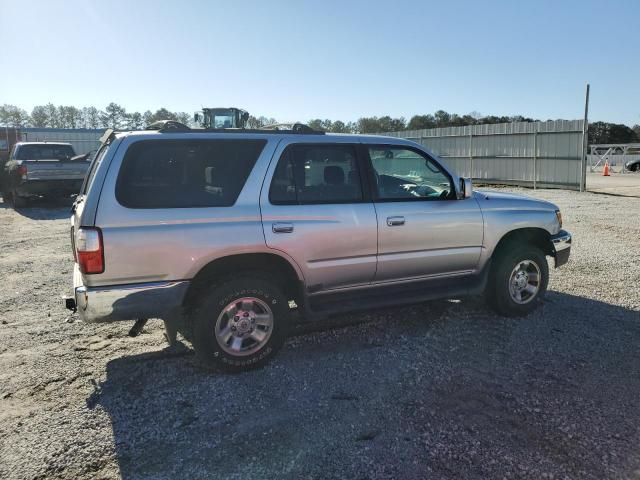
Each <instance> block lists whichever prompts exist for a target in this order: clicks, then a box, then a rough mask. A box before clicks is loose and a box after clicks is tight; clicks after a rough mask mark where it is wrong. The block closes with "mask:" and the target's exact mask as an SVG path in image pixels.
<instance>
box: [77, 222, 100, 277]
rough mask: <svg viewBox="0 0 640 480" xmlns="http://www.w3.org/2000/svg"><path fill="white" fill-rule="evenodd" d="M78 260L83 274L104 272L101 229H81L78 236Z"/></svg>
mask: <svg viewBox="0 0 640 480" xmlns="http://www.w3.org/2000/svg"><path fill="white" fill-rule="evenodd" d="M76 258H77V260H78V265H79V266H80V271H81V272H82V273H87V274H91V273H102V272H104V250H103V247H102V232H101V231H100V229H99V228H94V227H81V228H79V229H78V233H77V234H76Z"/></svg>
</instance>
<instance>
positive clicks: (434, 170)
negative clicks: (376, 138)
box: [367, 145, 483, 282]
mask: <svg viewBox="0 0 640 480" xmlns="http://www.w3.org/2000/svg"><path fill="white" fill-rule="evenodd" d="M367 150H368V152H369V158H370V162H371V167H372V173H373V175H372V176H371V177H372V178H371V183H372V184H373V187H372V188H373V190H374V192H373V195H374V199H375V200H374V201H375V208H376V212H377V218H378V266H377V272H376V277H375V281H376V282H384V281H390V280H406V279H411V278H420V277H430V276H444V275H451V274H466V273H472V272H474V271H475V269H476V268H477V264H478V259H479V257H480V251H481V248H482V240H483V221H482V214H481V212H480V207H479V206H478V203H477V201H476V200H475V199H474V198H466V199H458V198H457V197H456V193H455V190H454V185H453V180H452V178H451V177H450V175H449V174H448V173H447V172H446V171H445V170H444V169H443V168H442V167H441V166H440V165H439V164H438V163H437V162H436V161H435V160H434V159H432V158H430V157H429V156H427V155H426V154H425V153H424V152H422V151H420V150H419V149H414V148H411V147H398V146H392V145H375V146H374V145H369V146H367Z"/></svg>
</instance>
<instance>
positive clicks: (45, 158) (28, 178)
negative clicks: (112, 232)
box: [2, 142, 90, 208]
mask: <svg viewBox="0 0 640 480" xmlns="http://www.w3.org/2000/svg"><path fill="white" fill-rule="evenodd" d="M75 156H76V154H75V152H74V150H73V147H72V146H71V144H69V143H57V142H19V143H16V144H15V145H14V146H13V148H12V149H11V153H10V154H9V160H8V161H7V163H6V164H5V166H4V179H3V183H4V185H3V186H2V191H3V195H4V199H5V201H8V202H10V203H12V204H13V206H14V207H16V208H19V207H23V206H25V205H26V204H27V201H28V200H29V199H31V198H35V197H69V196H71V195H74V194H77V193H78V192H79V191H80V187H81V186H82V181H83V180H84V177H85V175H86V173H87V170H88V168H89V164H90V162H88V161H86V159H84V160H81V161H74V159H73V157H75Z"/></svg>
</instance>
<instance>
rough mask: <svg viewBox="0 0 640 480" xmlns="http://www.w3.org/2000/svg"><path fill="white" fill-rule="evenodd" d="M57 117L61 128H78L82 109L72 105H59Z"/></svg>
mask: <svg viewBox="0 0 640 480" xmlns="http://www.w3.org/2000/svg"><path fill="white" fill-rule="evenodd" d="M58 118H59V121H60V127H61V128H78V127H79V126H80V125H81V124H82V111H81V110H79V109H78V108H76V107H73V106H64V105H60V106H59V107H58Z"/></svg>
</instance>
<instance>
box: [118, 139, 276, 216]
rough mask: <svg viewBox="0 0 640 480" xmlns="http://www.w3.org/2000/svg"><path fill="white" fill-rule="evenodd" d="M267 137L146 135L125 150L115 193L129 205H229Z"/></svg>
mask: <svg viewBox="0 0 640 480" xmlns="http://www.w3.org/2000/svg"><path fill="white" fill-rule="evenodd" d="M265 144H266V140H148V141H141V142H137V143H134V144H133V145H132V146H131V147H129V149H128V150H127V153H126V154H125V157H124V159H123V162H122V166H121V168H120V172H119V174H118V180H117V182H116V198H117V199H118V201H119V202H120V204H122V205H123V206H125V207H128V208H195V207H228V206H231V205H233V204H234V203H235V202H236V200H237V198H238V195H240V191H241V190H242V187H244V184H245V182H246V181H247V178H248V176H249V173H251V170H252V169H253V166H254V165H255V163H256V161H257V159H258V157H259V156H260V153H261V152H262V150H263V149H264V146H265Z"/></svg>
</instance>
